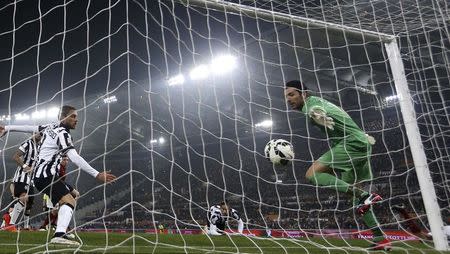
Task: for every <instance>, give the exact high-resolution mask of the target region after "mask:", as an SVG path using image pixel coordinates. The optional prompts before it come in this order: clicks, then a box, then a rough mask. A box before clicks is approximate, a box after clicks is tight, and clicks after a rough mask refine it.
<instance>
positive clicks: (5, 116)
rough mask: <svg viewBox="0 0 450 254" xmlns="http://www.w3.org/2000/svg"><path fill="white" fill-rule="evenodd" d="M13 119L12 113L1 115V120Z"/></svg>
mask: <svg viewBox="0 0 450 254" xmlns="http://www.w3.org/2000/svg"><path fill="white" fill-rule="evenodd" d="M9 120H11V116H10V115H2V116H1V117H0V121H9Z"/></svg>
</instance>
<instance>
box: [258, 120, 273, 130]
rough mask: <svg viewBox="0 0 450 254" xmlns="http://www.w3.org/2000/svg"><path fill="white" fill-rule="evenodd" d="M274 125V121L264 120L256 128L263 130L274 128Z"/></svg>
mask: <svg viewBox="0 0 450 254" xmlns="http://www.w3.org/2000/svg"><path fill="white" fill-rule="evenodd" d="M272 125H273V121H272V120H264V121H262V122H260V123H257V124H255V127H256V128H258V127H261V128H268V127H272Z"/></svg>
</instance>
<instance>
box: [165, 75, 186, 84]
mask: <svg viewBox="0 0 450 254" xmlns="http://www.w3.org/2000/svg"><path fill="white" fill-rule="evenodd" d="M182 84H184V76H183V74H178V75H176V76H174V77H171V78H169V79H168V80H167V85H169V86H177V85H182Z"/></svg>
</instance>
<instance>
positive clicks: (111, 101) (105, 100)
mask: <svg viewBox="0 0 450 254" xmlns="http://www.w3.org/2000/svg"><path fill="white" fill-rule="evenodd" d="M116 101H117V98H116V96H115V95H113V96H110V97H106V98H104V99H103V102H104V103H105V104H109V103H113V102H116Z"/></svg>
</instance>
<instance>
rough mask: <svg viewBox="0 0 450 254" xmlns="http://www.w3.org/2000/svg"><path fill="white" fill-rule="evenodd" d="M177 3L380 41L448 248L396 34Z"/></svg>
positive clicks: (436, 232)
mask: <svg viewBox="0 0 450 254" xmlns="http://www.w3.org/2000/svg"><path fill="white" fill-rule="evenodd" d="M175 1H177V0H175ZM171 2H172V1H171ZM178 2H180V3H182V4H183V5H185V6H194V7H197V8H206V9H208V10H216V11H221V12H226V13H230V14H237V15H241V14H244V15H247V16H249V17H253V18H263V19H266V20H274V21H276V22H282V23H285V24H288V25H295V26H299V27H302V28H310V27H316V28H325V29H327V31H335V32H342V33H345V36H356V37H362V38H363V39H364V40H369V41H370V40H378V41H382V42H384V45H385V50H386V52H387V55H388V61H389V64H390V68H391V72H392V75H393V78H394V84H395V88H396V92H397V96H398V98H399V104H400V108H401V114H402V117H403V121H404V125H405V129H406V132H407V137H408V141H409V144H410V147H411V153H412V158H413V161H414V167H415V171H416V174H417V178H418V181H419V185H420V189H421V194H422V198H423V202H424V206H425V210H426V214H427V218H428V221H429V224H430V229H431V233H432V235H433V242H434V246H435V249H436V250H447V249H448V242H447V237H446V235H445V233H444V225H443V221H442V216H441V213H440V207H439V204H438V202H437V196H436V192H435V189H434V186H433V181H432V178H431V175H430V171H429V168H428V164H427V159H426V155H425V152H424V148H423V146H422V140H421V137H420V132H419V128H418V123H417V118H416V113H415V111H414V107H413V104H412V98H411V95H410V91H409V88H408V83H407V80H406V77H405V71H404V67H403V62H402V58H401V54H400V50H399V48H398V45H397V42H396V40H397V37H396V36H394V35H389V34H385V33H379V32H374V31H370V30H365V29H358V28H354V27H349V26H345V25H340V24H334V23H329V22H324V21H320V20H314V19H310V18H304V17H300V16H295V15H291V14H286V13H281V12H276V11H270V10H266V9H260V8H256V7H251V6H248V5H242V4H237V3H232V2H226V1H222V0H178Z"/></svg>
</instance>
